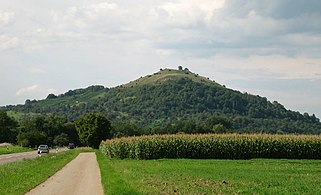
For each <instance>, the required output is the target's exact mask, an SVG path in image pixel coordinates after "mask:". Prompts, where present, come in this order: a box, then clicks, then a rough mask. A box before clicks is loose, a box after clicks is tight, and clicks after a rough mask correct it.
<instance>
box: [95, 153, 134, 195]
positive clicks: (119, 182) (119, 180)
mask: <svg viewBox="0 0 321 195" xmlns="http://www.w3.org/2000/svg"><path fill="white" fill-rule="evenodd" d="M96 156H97V161H98V164H99V167H100V173H101V181H102V185H103V188H104V192H105V194H124V195H125V194H128V195H135V194H140V193H139V191H138V190H137V189H135V188H133V187H132V186H131V185H130V184H129V183H127V182H126V181H125V179H126V177H125V178H123V177H122V176H123V175H122V174H119V172H117V171H116V170H115V169H114V167H113V166H112V164H111V163H110V160H109V159H108V158H107V157H106V156H104V155H103V154H102V153H101V152H100V151H99V150H96Z"/></svg>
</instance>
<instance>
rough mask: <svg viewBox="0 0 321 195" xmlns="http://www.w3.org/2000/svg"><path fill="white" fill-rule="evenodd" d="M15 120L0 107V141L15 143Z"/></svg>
mask: <svg viewBox="0 0 321 195" xmlns="http://www.w3.org/2000/svg"><path fill="white" fill-rule="evenodd" d="M16 127H17V122H16V121H15V120H14V119H12V118H10V117H9V116H8V115H7V113H6V112H5V111H3V110H1V109H0V143H3V142H10V143H15V142H16V141H15V138H16V136H17V132H16Z"/></svg>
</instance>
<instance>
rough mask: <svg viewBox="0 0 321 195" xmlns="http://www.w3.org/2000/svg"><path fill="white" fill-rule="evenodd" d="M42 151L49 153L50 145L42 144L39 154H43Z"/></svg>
mask: <svg viewBox="0 0 321 195" xmlns="http://www.w3.org/2000/svg"><path fill="white" fill-rule="evenodd" d="M42 153H49V147H48V145H40V146H39V147H38V154H42Z"/></svg>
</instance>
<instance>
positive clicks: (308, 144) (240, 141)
mask: <svg viewBox="0 0 321 195" xmlns="http://www.w3.org/2000/svg"><path fill="white" fill-rule="evenodd" d="M100 149H101V151H102V152H103V153H104V154H105V155H107V156H108V157H111V158H121V159H122V158H133V159H159V158H191V159H251V158H287V159H321V153H320V151H321V136H318V135H313V136H309V135H267V134H194V135H187V134H182V135H179V134H178V135H153V136H139V137H127V138H118V139H112V140H106V141H105V142H103V143H102V144H101V146H100Z"/></svg>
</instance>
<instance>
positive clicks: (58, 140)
mask: <svg viewBox="0 0 321 195" xmlns="http://www.w3.org/2000/svg"><path fill="white" fill-rule="evenodd" d="M68 142H69V138H68V135H67V134H66V133H61V134H59V135H57V136H56V137H55V139H54V140H53V143H54V144H55V145H56V146H67V144H68Z"/></svg>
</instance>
